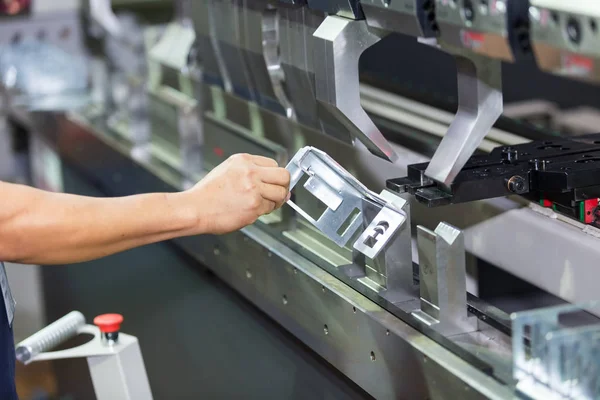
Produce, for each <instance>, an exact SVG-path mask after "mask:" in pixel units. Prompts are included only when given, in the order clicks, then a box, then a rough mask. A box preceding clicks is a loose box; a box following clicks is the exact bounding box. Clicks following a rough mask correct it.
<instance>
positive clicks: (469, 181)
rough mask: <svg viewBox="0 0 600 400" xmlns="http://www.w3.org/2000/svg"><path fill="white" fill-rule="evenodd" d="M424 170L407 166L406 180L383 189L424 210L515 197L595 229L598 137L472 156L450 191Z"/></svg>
mask: <svg viewBox="0 0 600 400" xmlns="http://www.w3.org/2000/svg"><path fill="white" fill-rule="evenodd" d="M427 166H428V163H422V164H414V165H410V166H409V167H408V177H406V178H398V179H391V180H388V181H387V188H388V189H390V190H393V191H395V192H399V193H405V192H408V193H411V194H413V195H414V196H415V197H416V199H417V200H418V201H419V202H421V203H424V204H426V205H427V206H429V207H437V206H444V205H449V204H457V203H465V202H469V201H475V200H483V199H489V198H494V197H501V196H508V195H512V194H518V195H521V196H523V197H526V198H527V199H529V200H531V201H535V202H539V203H540V204H541V205H542V206H545V207H552V208H553V209H554V210H555V211H556V212H558V213H561V214H564V215H567V216H569V217H571V218H574V219H577V220H579V221H581V222H583V223H586V224H591V225H598V226H600V224H597V222H596V220H597V219H600V212H599V199H600V134H593V135H586V136H578V137H573V138H561V139H556V140H551V141H549V140H548V141H536V142H530V143H525V144H521V145H518V146H512V147H498V148H496V149H494V150H493V151H492V152H491V153H490V154H489V155H476V156H473V157H471V159H470V160H469V162H468V163H467V164H466V165H465V167H464V168H463V169H462V171H461V172H460V173H459V174H458V176H457V177H456V179H455V180H454V182H453V183H452V184H451V185H450V186H449V187H446V186H444V185H442V184H440V183H437V182H435V181H433V180H432V179H430V178H428V177H427V176H425V170H426V169H427ZM599 222H600V221H599Z"/></svg>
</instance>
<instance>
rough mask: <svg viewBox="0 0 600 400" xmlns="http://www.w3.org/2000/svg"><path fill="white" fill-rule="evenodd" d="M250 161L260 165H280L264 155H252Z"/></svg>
mask: <svg viewBox="0 0 600 400" xmlns="http://www.w3.org/2000/svg"><path fill="white" fill-rule="evenodd" d="M250 161H251V162H252V163H254V164H255V165H258V166H259V167H271V168H273V167H278V166H279V164H277V161H275V160H273V159H272V158H268V157H263V156H250Z"/></svg>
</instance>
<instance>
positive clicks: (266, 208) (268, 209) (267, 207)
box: [260, 199, 277, 215]
mask: <svg viewBox="0 0 600 400" xmlns="http://www.w3.org/2000/svg"><path fill="white" fill-rule="evenodd" d="M276 207H277V204H276V203H275V202H274V201H271V200H267V199H264V200H263V202H262V205H261V208H260V213H261V215H266V214H271V213H272V212H273V211H275V208H276Z"/></svg>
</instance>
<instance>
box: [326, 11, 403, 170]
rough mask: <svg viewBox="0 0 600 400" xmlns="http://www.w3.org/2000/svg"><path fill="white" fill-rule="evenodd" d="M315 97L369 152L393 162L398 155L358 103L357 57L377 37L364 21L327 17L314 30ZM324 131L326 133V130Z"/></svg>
mask: <svg viewBox="0 0 600 400" xmlns="http://www.w3.org/2000/svg"><path fill="white" fill-rule="evenodd" d="M314 37H315V54H314V57H315V58H314V60H315V85H316V96H317V100H318V101H319V102H320V104H322V105H323V106H324V107H325V109H326V110H327V111H328V112H329V113H331V114H332V115H333V116H334V117H335V118H336V119H338V120H339V121H340V122H341V123H342V125H343V126H344V127H345V128H346V129H347V130H348V133H349V134H350V137H349V138H348V139H349V140H352V141H354V140H359V141H360V142H361V143H363V144H364V145H365V146H366V147H367V148H368V149H369V151H371V152H372V153H373V154H375V155H378V156H379V157H382V158H384V159H387V160H390V161H392V162H395V161H397V160H398V156H397V154H395V152H394V150H393V149H392V147H391V146H390V144H389V143H388V141H387V139H385V137H384V136H383V135H382V134H381V132H380V131H379V129H378V128H377V127H376V126H375V124H374V123H373V121H372V120H371V118H370V117H369V116H368V115H367V113H366V112H365V111H364V110H363V108H362V107H361V105H360V88H359V78H358V60H359V58H360V56H361V54H362V53H363V52H364V51H365V50H366V49H368V48H369V47H370V46H372V45H374V44H375V43H377V42H378V41H379V40H380V38H381V37H380V35H378V34H376V33H374V32H373V31H371V30H369V28H368V27H367V24H366V22H365V21H353V20H348V19H345V18H340V17H331V16H330V17H327V18H325V20H324V21H323V23H322V24H321V25H319V28H318V29H317V30H316V31H315V33H314ZM326 133H327V132H326Z"/></svg>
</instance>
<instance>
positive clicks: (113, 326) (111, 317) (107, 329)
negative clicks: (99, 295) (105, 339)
mask: <svg viewBox="0 0 600 400" xmlns="http://www.w3.org/2000/svg"><path fill="white" fill-rule="evenodd" d="M122 323H123V316H122V315H121V314H102V315H98V316H97V317H96V318H94V325H96V326H97V327H98V328H100V332H102V333H115V332H119V330H120V329H121V324H122Z"/></svg>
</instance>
